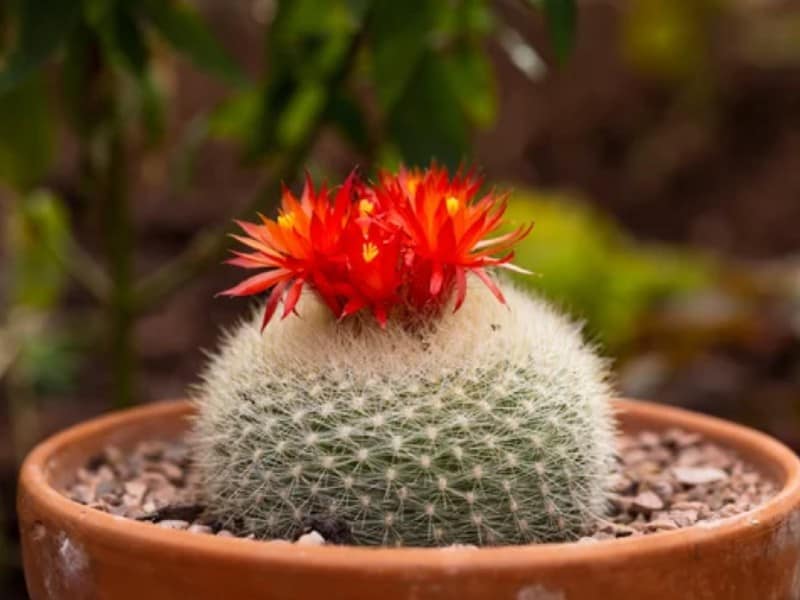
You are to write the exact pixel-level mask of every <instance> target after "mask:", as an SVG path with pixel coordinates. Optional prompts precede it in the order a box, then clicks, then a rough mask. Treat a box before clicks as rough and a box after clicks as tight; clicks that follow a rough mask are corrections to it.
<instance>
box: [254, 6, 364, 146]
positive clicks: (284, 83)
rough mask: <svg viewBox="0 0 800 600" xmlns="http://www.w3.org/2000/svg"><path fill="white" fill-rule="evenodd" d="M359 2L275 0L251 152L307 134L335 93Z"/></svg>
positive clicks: (357, 21)
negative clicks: (266, 68) (322, 4)
mask: <svg viewBox="0 0 800 600" xmlns="http://www.w3.org/2000/svg"><path fill="white" fill-rule="evenodd" d="M364 6H365V4H363V3H354V2H352V1H351V2H344V1H342V0H338V1H332V2H330V3H329V4H328V5H326V10H324V11H320V9H319V2H317V1H316V0H293V1H292V2H281V3H279V5H278V12H277V14H276V15H275V19H274V21H273V24H272V28H271V29H270V34H269V36H267V48H266V50H267V56H266V63H267V64H268V65H269V71H268V74H267V78H266V81H265V82H264V85H263V88H262V91H261V105H260V107H259V111H258V119H257V124H256V127H255V128H254V129H253V130H252V132H251V135H250V141H249V144H248V147H249V154H250V156H252V157H256V156H263V155H268V154H274V153H276V152H281V151H283V150H285V149H286V148H287V145H294V144H295V143H297V142H300V141H302V140H306V139H308V135H309V134H310V133H312V129H314V128H315V126H316V124H318V123H319V121H320V117H321V116H326V115H322V114H321V113H322V111H323V110H324V109H325V108H326V107H327V106H328V104H329V102H330V101H331V96H332V94H335V93H336V88H337V87H338V86H339V83H340V82H339V78H340V76H341V74H342V68H343V64H344V62H343V61H345V60H346V59H347V58H348V54H347V53H348V49H349V48H350V47H351V44H352V42H353V37H354V36H355V35H356V32H357V31H358V30H359V28H360V23H361V21H362V19H363V18H364Z"/></svg>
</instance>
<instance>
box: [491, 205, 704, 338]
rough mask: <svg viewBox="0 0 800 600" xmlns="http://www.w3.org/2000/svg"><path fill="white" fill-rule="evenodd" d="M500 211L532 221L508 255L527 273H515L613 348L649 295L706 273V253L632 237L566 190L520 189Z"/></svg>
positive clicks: (700, 279) (671, 291)
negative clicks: (529, 227)
mask: <svg viewBox="0 0 800 600" xmlns="http://www.w3.org/2000/svg"><path fill="white" fill-rule="evenodd" d="M506 214H507V215H508V225H507V227H509V228H512V227H514V226H518V225H520V224H524V223H530V222H534V224H535V225H534V229H533V231H532V232H531V233H530V235H528V237H527V238H525V239H524V240H523V241H522V242H521V243H520V244H519V245H518V246H517V251H516V257H515V259H514V263H515V264H517V265H519V266H521V267H523V268H525V269H529V270H531V271H533V272H534V275H515V276H514V277H515V278H516V279H517V280H518V281H519V282H521V283H522V284H524V285H526V286H528V287H530V288H531V289H532V290H534V291H536V292H539V293H541V294H543V295H544V296H546V297H548V298H550V299H551V300H553V301H555V302H556V303H557V304H559V305H560V306H562V307H563V308H565V309H566V310H567V311H568V312H570V313H571V314H572V315H573V316H574V317H575V318H577V319H579V320H585V322H586V331H587V334H588V335H589V336H590V337H592V338H593V339H596V340H597V341H599V342H601V343H602V344H603V345H604V346H605V347H606V349H607V350H609V351H611V353H612V354H617V353H619V352H621V351H622V350H623V349H624V346H625V345H626V343H628V342H629V341H631V338H632V336H633V334H634V333H635V331H636V326H637V324H638V323H639V321H640V320H641V319H643V318H645V317H646V315H647V313H648V311H650V310H652V309H653V307H654V304H655V303H657V302H659V301H663V300H665V299H667V298H670V297H674V296H675V295H677V294H682V293H686V292H688V291H691V290H695V289H697V288H699V287H701V286H704V285H706V284H709V283H710V282H711V281H712V279H713V275H714V266H713V264H712V263H711V262H710V261H708V260H706V259H704V258H702V257H701V256H698V255H696V254H692V253H690V252H686V251H677V250H675V249H668V248H664V247H659V246H654V245H644V244H641V243H637V242H635V241H634V240H633V239H631V238H630V237H629V236H628V235H626V234H625V233H624V232H623V231H622V230H621V229H620V228H619V227H618V226H617V225H616V224H615V223H613V222H612V221H610V220H609V219H608V218H606V217H605V216H603V215H601V214H599V213H598V212H596V211H595V210H593V209H592V208H590V207H589V206H587V205H586V204H584V203H582V202H581V201H580V199H579V198H576V197H574V196H572V195H569V194H563V193H561V194H559V193H539V192H532V191H523V190H520V191H517V192H515V193H514V194H513V196H512V199H511V201H510V204H509V208H508V211H507V213H506Z"/></svg>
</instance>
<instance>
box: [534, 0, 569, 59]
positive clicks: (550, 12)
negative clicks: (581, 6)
mask: <svg viewBox="0 0 800 600" xmlns="http://www.w3.org/2000/svg"><path fill="white" fill-rule="evenodd" d="M542 1H543V4H544V14H545V17H546V18H547V25H548V28H549V30H550V40H551V43H552V45H553V50H555V53H556V58H557V59H558V61H559V63H564V62H565V61H566V60H567V59H568V58H569V56H570V54H571V53H572V49H573V47H574V46H575V30H576V28H577V20H578V11H577V8H576V7H575V0H542Z"/></svg>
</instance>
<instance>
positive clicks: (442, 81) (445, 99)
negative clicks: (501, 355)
mask: <svg viewBox="0 0 800 600" xmlns="http://www.w3.org/2000/svg"><path fill="white" fill-rule="evenodd" d="M412 76H413V79H414V85H413V86H409V87H408V88H407V89H406V92H405V93H404V94H403V95H402V96H401V97H400V98H399V99H398V101H397V103H396V105H395V108H394V110H393V111H392V113H391V114H390V115H389V119H388V129H389V133H390V135H391V141H393V142H394V143H395V144H396V145H397V147H398V148H399V150H400V152H401V153H402V155H403V158H404V159H405V161H406V162H407V163H408V164H410V165H417V166H425V165H427V164H428V163H429V162H430V161H431V159H436V160H438V161H439V162H441V163H443V164H445V165H446V166H448V167H455V166H457V165H458V163H459V162H460V161H461V160H462V158H463V157H464V152H465V150H466V148H467V142H468V140H469V137H468V130H467V123H466V121H465V120H464V117H463V115H462V112H461V110H459V99H458V97H457V96H456V95H455V94H454V92H453V90H452V88H451V87H450V85H449V82H448V78H447V72H446V69H445V68H444V67H443V65H442V63H441V61H439V60H438V59H437V58H436V57H435V56H433V55H430V54H429V55H426V56H424V57H423V58H422V60H420V61H419V64H418V68H417V70H416V71H415V72H414V73H413V74H412Z"/></svg>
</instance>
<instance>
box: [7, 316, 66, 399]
mask: <svg viewBox="0 0 800 600" xmlns="http://www.w3.org/2000/svg"><path fill="white" fill-rule="evenodd" d="M81 358H82V356H81V353H80V351H79V348H78V344H77V343H76V340H75V339H73V338H72V337H70V336H69V335H67V334H66V333H65V332H61V331H53V330H52V329H51V328H45V329H44V330H43V331H38V332H36V333H35V334H34V335H31V336H29V337H27V338H25V339H24V340H23V343H22V345H21V346H20V349H19V357H18V359H17V364H16V368H17V374H18V376H19V377H22V378H23V379H24V380H25V382H26V383H27V384H28V385H30V386H31V387H32V388H33V391H34V393H36V394H38V395H44V394H57V393H64V392H68V391H72V390H74V388H75V383H76V377H77V375H78V369H79V367H80V365H81V362H82V361H81Z"/></svg>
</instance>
